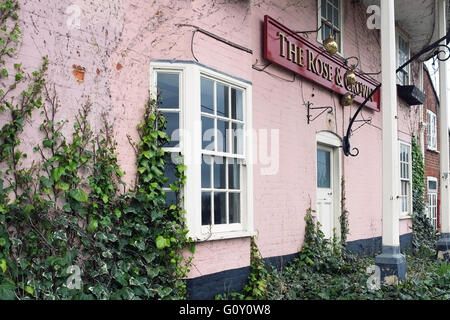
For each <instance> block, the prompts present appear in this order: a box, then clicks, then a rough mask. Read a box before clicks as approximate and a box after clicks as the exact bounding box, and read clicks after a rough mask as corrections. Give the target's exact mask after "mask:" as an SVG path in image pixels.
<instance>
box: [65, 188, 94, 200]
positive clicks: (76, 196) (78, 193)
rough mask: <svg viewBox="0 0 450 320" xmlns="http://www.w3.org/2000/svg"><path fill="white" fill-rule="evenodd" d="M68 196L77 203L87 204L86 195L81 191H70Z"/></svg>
mask: <svg viewBox="0 0 450 320" xmlns="http://www.w3.org/2000/svg"><path fill="white" fill-rule="evenodd" d="M69 195H70V196H71V197H72V198H73V199H75V200H76V201H78V202H81V203H87V202H88V199H89V198H88V195H87V194H86V193H85V192H84V191H83V190H81V189H72V190H70V192H69Z"/></svg>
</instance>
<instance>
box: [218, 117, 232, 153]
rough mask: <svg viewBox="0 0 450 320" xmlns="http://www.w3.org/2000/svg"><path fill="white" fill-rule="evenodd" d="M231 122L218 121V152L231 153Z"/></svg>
mask: <svg viewBox="0 0 450 320" xmlns="http://www.w3.org/2000/svg"><path fill="white" fill-rule="evenodd" d="M229 126H230V122H229V121H222V120H217V151H219V152H229V151H230V147H229V145H228V132H229V130H230V127H229Z"/></svg>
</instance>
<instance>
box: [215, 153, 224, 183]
mask: <svg viewBox="0 0 450 320" xmlns="http://www.w3.org/2000/svg"><path fill="white" fill-rule="evenodd" d="M225 171H226V166H225V158H222V157H215V158H214V188H215V189H225V188H226V181H225Z"/></svg>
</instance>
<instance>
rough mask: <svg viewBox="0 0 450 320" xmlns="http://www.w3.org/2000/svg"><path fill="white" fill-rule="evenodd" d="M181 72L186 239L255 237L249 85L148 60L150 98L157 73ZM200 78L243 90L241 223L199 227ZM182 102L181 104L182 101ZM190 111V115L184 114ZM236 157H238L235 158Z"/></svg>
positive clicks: (190, 66)
mask: <svg viewBox="0 0 450 320" xmlns="http://www.w3.org/2000/svg"><path fill="white" fill-rule="evenodd" d="M158 71H163V72H181V73H182V76H181V79H182V80H180V84H181V86H180V107H181V105H182V107H183V110H181V112H180V128H183V131H181V132H180V134H179V137H180V148H177V149H176V150H170V148H167V151H174V152H175V151H176V152H181V154H182V155H183V158H184V161H185V164H186V166H187V169H186V176H187V179H186V184H185V185H184V188H183V190H182V194H183V198H184V201H183V205H184V209H185V211H186V213H185V218H186V223H187V227H188V230H189V232H188V237H191V238H192V239H193V240H194V241H207V240H220V239H230V238H241V237H250V236H254V235H255V232H254V229H253V165H252V164H253V159H252V153H253V151H252V146H253V143H252V131H253V128H252V85H251V84H250V83H248V82H246V81H243V80H240V79H236V78H234V77H232V76H230V75H227V74H225V73H221V72H218V71H216V70H212V69H210V68H207V67H205V66H202V65H199V64H197V63H194V62H189V61H188V62H176V61H175V62H169V61H158V60H156V61H151V63H150V95H151V98H152V99H156V95H155V93H156V92H157V91H156V90H157V89H156V72H158ZM201 76H206V77H208V78H212V79H215V80H216V81H219V82H221V83H225V84H230V85H232V86H233V87H237V88H239V89H241V90H243V94H244V98H243V103H244V110H243V112H244V120H245V125H244V135H245V138H244V146H243V148H244V155H243V156H241V157H239V158H241V159H242V161H243V165H242V167H241V176H242V178H241V211H240V212H241V217H240V218H241V223H240V224H228V225H217V226H202V220H201V219H202V203H201V190H202V189H201V163H202V154H204V153H206V152H204V151H202V144H201V139H202V128H201V106H200V101H201V92H200V91H201ZM181 101H183V102H181ZM185 110H189V112H187V111H185ZM215 155H216V156H220V155H223V156H225V157H226V156H227V155H228V156H229V155H230V154H228V153H215ZM237 157H238V156H237Z"/></svg>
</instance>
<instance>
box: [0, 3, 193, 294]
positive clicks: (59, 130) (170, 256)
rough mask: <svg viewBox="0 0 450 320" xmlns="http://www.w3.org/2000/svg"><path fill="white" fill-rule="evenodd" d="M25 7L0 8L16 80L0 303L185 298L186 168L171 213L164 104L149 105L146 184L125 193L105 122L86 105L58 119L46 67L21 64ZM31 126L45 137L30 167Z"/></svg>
mask: <svg viewBox="0 0 450 320" xmlns="http://www.w3.org/2000/svg"><path fill="white" fill-rule="evenodd" d="M18 8H19V6H18V2H17V1H11V0H7V1H0V23H1V24H2V25H4V27H1V30H2V31H3V32H4V34H3V35H2V37H1V38H0V47H2V49H1V52H0V64H1V68H2V69H1V76H2V77H3V79H2V80H3V82H2V83H6V82H7V80H8V81H9V83H10V84H9V85H8V86H7V87H4V88H2V89H1V90H0V112H1V113H0V115H1V119H2V120H1V121H2V123H4V124H2V127H1V129H0V169H1V171H0V299H182V298H186V294H187V293H186V285H185V282H184V280H183V279H185V278H186V276H187V273H188V272H189V266H190V259H184V257H183V250H184V249H186V248H191V249H192V250H193V247H192V242H191V241H190V240H189V239H188V238H187V232H188V231H187V228H186V223H185V219H184V211H183V209H182V201H183V199H182V196H181V195H182V192H181V191H182V188H183V185H184V183H185V180H186V177H185V169H186V167H185V166H184V165H178V166H176V177H177V179H176V181H175V182H174V183H172V184H170V188H171V189H172V190H173V191H175V192H177V194H178V197H177V198H178V201H177V202H176V203H172V204H166V195H165V192H164V190H163V186H164V185H165V184H166V183H167V180H168V179H167V178H166V177H165V176H164V168H165V165H166V157H167V155H166V152H165V151H164V149H163V147H164V145H165V144H166V143H168V141H169V139H168V137H167V134H166V133H165V118H164V116H163V115H162V114H160V113H159V112H158V108H157V101H155V100H149V101H148V103H147V104H146V106H145V115H144V119H143V121H142V123H141V124H139V126H138V132H139V138H140V140H139V141H138V142H133V146H134V148H135V151H136V159H137V161H136V165H137V179H136V183H135V185H134V187H133V188H131V189H130V190H126V188H125V184H124V182H122V177H123V176H124V172H122V171H121V169H120V167H119V164H118V160H117V155H116V148H117V144H116V142H115V141H114V137H113V128H112V126H111V125H110V124H109V123H108V122H107V119H106V116H104V117H103V124H104V126H103V129H101V130H100V131H99V132H94V131H93V130H92V129H91V126H90V119H89V116H90V110H91V108H92V105H93V104H92V103H91V102H90V101H88V102H86V103H85V104H84V105H82V106H81V107H80V108H79V111H78V113H77V115H76V116H75V117H74V119H72V120H60V116H59V113H58V112H59V110H60V109H61V108H62V106H61V104H60V101H59V99H58V94H57V90H56V89H55V86H53V87H52V86H51V85H50V84H48V83H46V81H45V77H46V71H47V68H48V63H49V62H48V59H47V58H44V59H43V63H42V66H41V68H40V69H39V70H38V71H35V72H33V73H32V74H27V73H26V72H25V71H24V70H23V69H22V65H21V64H20V63H16V62H15V61H11V60H14V59H15V56H13V53H14V51H15V46H16V45H17V41H18V40H19V35H20V29H19V27H18V24H17V21H18V15H17V10H18ZM7 26H10V27H7ZM8 70H10V72H11V71H12V70H14V73H15V75H14V76H9V72H8ZM19 87H20V88H25V89H23V90H22V91H21V93H20V95H19V98H17V97H16V98H14V97H12V94H14V93H15V92H17V90H18V88H19ZM39 111H40V114H39ZM39 121H40V125H39ZM70 123H72V130H70V129H69V128H68V127H67V126H68V125H69V124H70ZM26 126H29V128H28V129H29V130H33V129H36V130H39V132H40V134H41V141H40V142H39V143H38V144H37V145H36V146H35V147H34V154H33V156H32V159H33V161H32V162H31V163H30V161H25V160H26V159H27V158H28V156H27V154H26V153H24V152H23V151H21V142H22V133H23V131H24V129H25V127H26ZM37 127H38V128H37ZM68 132H69V134H68ZM67 137H70V139H69V138H67Z"/></svg>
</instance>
